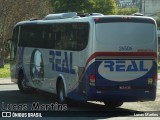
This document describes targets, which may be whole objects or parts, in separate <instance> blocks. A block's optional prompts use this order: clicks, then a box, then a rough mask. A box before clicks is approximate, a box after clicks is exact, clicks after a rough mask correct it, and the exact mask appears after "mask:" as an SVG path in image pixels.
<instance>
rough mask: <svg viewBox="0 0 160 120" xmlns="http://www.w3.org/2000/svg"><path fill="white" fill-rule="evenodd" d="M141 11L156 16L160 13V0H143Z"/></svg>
mask: <svg viewBox="0 0 160 120" xmlns="http://www.w3.org/2000/svg"><path fill="white" fill-rule="evenodd" d="M140 11H141V13H142V14H144V15H146V16H152V17H156V16H157V14H158V13H159V14H160V0H141V7H140Z"/></svg>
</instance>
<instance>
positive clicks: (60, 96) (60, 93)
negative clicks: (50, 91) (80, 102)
mask: <svg viewBox="0 0 160 120" xmlns="http://www.w3.org/2000/svg"><path fill="white" fill-rule="evenodd" d="M57 97H58V102H59V103H60V104H64V103H66V95H65V88H64V84H63V81H62V80H61V81H60V82H59V84H58V90H57Z"/></svg>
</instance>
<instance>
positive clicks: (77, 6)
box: [52, 0, 91, 13]
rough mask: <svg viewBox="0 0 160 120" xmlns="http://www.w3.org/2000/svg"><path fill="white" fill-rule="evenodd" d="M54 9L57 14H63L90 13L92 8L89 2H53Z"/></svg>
mask: <svg viewBox="0 0 160 120" xmlns="http://www.w3.org/2000/svg"><path fill="white" fill-rule="evenodd" d="M52 4H53V9H54V12H56V13H59V12H61V13H63V12H88V11H87V7H90V6H91V3H90V2H89V1H88V0H52Z"/></svg>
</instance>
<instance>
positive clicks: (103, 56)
mask: <svg viewBox="0 0 160 120" xmlns="http://www.w3.org/2000/svg"><path fill="white" fill-rule="evenodd" d="M82 16H83V17H82ZM156 29H157V26H156V22H155V20H154V19H152V18H150V17H145V16H133V15H132V16H123V15H122V16H120V15H109V16H105V15H102V14H90V15H89V14H84V15H80V16H79V15H78V14H77V13H62V14H50V15H47V16H46V17H45V18H44V19H42V20H28V21H22V22H19V23H17V24H16V26H15V29H14V32H13V40H12V47H11V60H12V62H11V77H12V81H17V83H18V87H19V89H20V91H22V92H25V93H26V92H27V93H28V92H32V91H33V90H34V89H35V88H36V89H40V90H44V91H47V92H50V93H54V94H57V96H58V100H59V102H60V103H64V102H65V101H66V98H71V99H75V100H79V101H101V102H104V103H105V104H106V105H107V106H108V107H118V106H121V105H122V104H123V102H135V101H154V100H155V98H156V86H157V32H156V31H157V30H156Z"/></svg>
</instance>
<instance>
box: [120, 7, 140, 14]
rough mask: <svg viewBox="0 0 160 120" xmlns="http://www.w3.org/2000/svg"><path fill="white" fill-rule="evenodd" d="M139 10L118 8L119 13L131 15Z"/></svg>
mask: <svg viewBox="0 0 160 120" xmlns="http://www.w3.org/2000/svg"><path fill="white" fill-rule="evenodd" d="M136 12H138V8H136V7H134V8H122V9H119V10H118V14H119V15H131V14H133V13H136Z"/></svg>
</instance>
